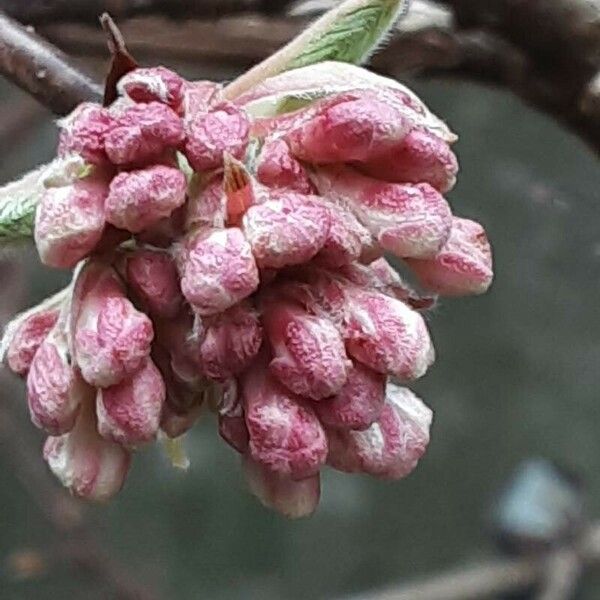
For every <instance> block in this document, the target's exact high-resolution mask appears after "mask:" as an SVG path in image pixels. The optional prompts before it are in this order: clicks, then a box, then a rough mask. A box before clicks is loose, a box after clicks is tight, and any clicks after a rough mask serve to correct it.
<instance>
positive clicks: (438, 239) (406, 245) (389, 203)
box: [314, 166, 452, 258]
mask: <svg viewBox="0 0 600 600" xmlns="http://www.w3.org/2000/svg"><path fill="white" fill-rule="evenodd" d="M314 179H315V183H316V185H317V187H318V188H319V192H320V193H321V194H323V195H324V196H325V197H328V198H331V199H332V200H336V201H340V202H346V203H347V204H348V205H349V206H350V208H351V209H352V211H353V212H354V214H355V215H356V216H357V217H358V219H359V221H361V223H362V224H363V225H365V227H366V228H367V229H368V230H369V231H370V232H371V233H372V234H373V236H375V238H376V239H377V241H378V242H379V244H380V245H381V247H382V248H384V249H385V250H387V251H388V252H391V253H392V254H394V255H396V256H398V257H400V258H405V257H415V258H430V257H433V256H435V254H436V253H437V252H438V251H439V250H440V248H441V247H442V246H443V244H444V243H445V242H446V240H447V239H448V236H449V235H450V227H451V224H452V212H451V211H450V207H449V206H448V203H447V202H446V200H444V198H443V197H442V196H441V195H440V194H439V192H437V191H436V190H435V189H434V188H432V187H431V186H430V185H428V184H426V183H422V184H417V185H412V184H399V183H386V182H382V181H379V180H377V179H371V178H370V177H365V176H364V175H360V174H359V173H357V172H356V171H354V170H352V169H350V168H347V167H343V166H337V167H326V168H325V167H324V168H320V169H318V170H317V172H316V173H315V176H314Z"/></svg>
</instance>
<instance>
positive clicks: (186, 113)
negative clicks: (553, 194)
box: [2, 63, 492, 517]
mask: <svg viewBox="0 0 600 600" xmlns="http://www.w3.org/2000/svg"><path fill="white" fill-rule="evenodd" d="M309 88H310V89H309ZM315 89H316V90H317V92H318V93H314V90H315ZM118 90H119V92H120V98H119V99H118V100H117V101H115V102H114V103H113V104H112V105H111V106H109V107H102V106H100V105H95V104H83V105H81V106H79V107H78V108H77V109H76V110H75V111H74V112H73V113H72V114H71V115H70V116H69V117H67V118H66V119H64V120H63V121H61V122H60V123H59V126H60V142H59V148H58V153H59V156H61V157H69V156H73V155H74V156H76V157H78V158H79V159H81V160H83V161H84V162H85V163H86V165H87V167H88V168H87V169H85V172H84V173H83V174H80V175H79V176H73V177H70V178H66V179H65V180H63V181H60V184H59V185H53V186H49V187H48V188H47V189H46V191H45V193H44V195H43V197H42V199H41V201H40V204H39V206H38V209H37V215H36V223H35V240H36V244H37V248H38V251H39V254H40V257H41V260H42V262H43V263H45V264H47V265H49V266H52V267H61V268H66V267H68V268H71V267H75V272H74V277H73V281H72V283H71V285H70V286H69V287H68V288H67V289H66V290H64V291H63V292H61V293H59V294H58V295H56V296H54V297H53V298H51V299H49V300H48V301H46V302H45V303H43V304H42V305H40V306H38V307H35V308H34V309H31V310H30V311H28V312H26V313H23V314H22V315H20V316H19V317H17V318H16V319H15V321H13V323H11V324H10V325H9V327H8V328H7V331H6V334H5V336H4V341H3V348H2V353H3V356H4V359H5V361H6V362H7V364H8V366H9V367H10V368H11V369H12V370H13V371H14V372H15V373H17V374H19V375H21V376H23V377H26V381H27V396H28V404H29V409H30V411H31V417H32V420H33V422H34V423H35V425H37V426H38V427H40V428H42V429H44V430H45V431H46V432H47V433H48V435H49V437H48V440H47V442H46V444H45V447H44V458H45V460H46V461H47V463H48V465H49V466H50V468H51V469H52V471H53V472H54V473H55V474H56V476H57V477H58V478H59V479H60V480H61V481H62V483H63V484H64V485H65V486H67V487H68V488H70V489H71V490H72V491H73V492H74V493H76V494H78V495H80V496H83V497H86V498H93V499H104V498H108V497H110V496H112V495H113V494H115V493H116V492H117V491H118V490H119V489H120V488H121V486H122V484H123V481H124V479H125V477H126V474H127V470H128V467H129V463H130V457H131V453H132V452H133V451H134V450H135V449H137V448H138V447H140V446H142V445H144V444H147V443H148V442H152V441H153V440H155V439H157V436H158V435H159V434H161V435H165V436H168V437H169V438H176V437H178V436H180V435H182V434H183V433H184V432H186V431H187V430H188V429H189V428H190V427H191V426H192V425H193V424H194V422H195V421H196V419H197V418H198V415H199V412H200V410H201V407H202V405H203V404H207V405H209V406H210V408H211V409H212V410H213V411H214V412H216V413H217V415H218V429H219V433H220V435H221V437H222V438H223V439H224V440H225V441H226V442H227V443H228V444H229V445H230V446H231V447H232V448H234V449H235V450H236V451H237V452H238V453H239V454H240V455H241V456H242V458H243V461H242V462H243V467H244V473H245V475H246V478H247V480H248V483H249V487H250V489H251V490H252V492H253V493H254V494H255V495H256V496H257V497H258V498H259V499H260V500H261V501H262V502H263V503H264V504H265V505H267V506H270V507H272V508H274V509H276V510H278V511H279V512H281V513H283V514H285V515H287V516H289V517H299V516H303V515H307V514H310V513H311V512H312V511H313V510H314V509H315V507H316V506H317V503H318V500H319V493H320V491H319V490H320V479H319V473H320V470H321V468H322V467H324V466H325V465H329V466H331V467H332V468H334V469H338V470H341V471H345V472H350V473H366V474H369V475H373V476H375V477H380V478H389V479H398V478H402V477H405V476H406V475H408V474H409V473H410V472H411V471H412V470H413V469H414V468H415V466H416V465H417V463H418V461H419V459H420V458H421V456H422V455H423V453H424V452H425V450H426V448H427V445H428V442H429V433H430V425H431V420H432V413H431V410H430V409H429V408H427V407H426V406H425V405H424V404H423V402H422V401H421V400H420V399H419V398H418V397H417V396H416V395H415V394H414V393H413V392H412V391H410V390H409V389H408V388H407V387H404V386H405V385H406V383H407V382H410V381H412V380H414V379H416V378H418V377H421V376H422V375H423V374H424V373H425V372H426V371H427V369H428V367H429V366H430V365H431V364H432V362H433V360H434V348H433V344H432V341H431V338H430V336H429V333H428V329H427V326H426V323H425V320H424V318H423V312H424V311H426V310H428V309H429V308H431V307H432V305H433V304H434V302H435V300H436V297H437V295H451V296H460V295H466V294H479V293H482V292H484V291H485V290H486V289H487V288H488V287H489V285H490V283H491V280H492V260H491V251H490V246H489V244H488V242H487V239H486V235H485V232H484V230H483V228H482V227H481V226H480V225H479V224H477V223H475V222H473V221H470V220H468V219H464V218H460V217H456V216H454V215H453V213H452V211H451V209H450V206H449V205H448V202H447V201H446V200H445V198H444V196H443V194H444V193H446V192H448V191H449V190H450V189H451V188H452V187H453V185H454V182H455V179H456V174H457V170H458V165H457V161H456V158H455V156H454V154H453V152H452V150H451V148H450V145H451V143H452V142H453V141H454V136H453V135H452V134H451V132H450V131H449V130H448V129H447V127H446V126H445V124H444V123H442V122H441V121H440V120H439V119H437V118H436V117H434V116H433V115H432V114H431V113H430V112H429V111H428V110H427V108H426V107H425V106H424V105H423V104H422V103H421V101H420V100H419V99H418V98H416V97H415V96H414V94H412V93H411V92H410V91H408V90H407V89H406V88H404V87H403V86H401V85H400V84H398V83H397V82H394V81H390V80H387V79H384V78H381V77H378V76H375V75H372V74H369V73H367V72H366V71H364V70H362V69H359V68H357V67H351V66H349V65H342V64H332V63H323V64H321V65H318V66H317V67H306V68H303V69H298V70H295V71H290V72H288V73H285V74H283V75H279V76H275V77H272V78H270V79H267V80H266V81H264V82H263V83H261V84H260V85H257V86H256V87H254V88H253V89H251V90H250V91H249V92H246V93H245V94H243V95H242V96H240V97H238V98H236V99H234V100H231V99H226V98H225V95H224V93H223V90H222V88H221V87H220V86H219V85H217V84H214V83H211V82H189V81H186V80H184V79H183V78H181V77H180V76H179V75H177V74H176V73H174V72H173V71H170V70H168V69H166V68H163V67H157V68H139V69H136V70H134V71H132V72H130V73H128V74H127V75H125V76H124V77H123V78H122V79H121V80H120V82H119V85H118ZM290 98H291V99H292V100H294V102H288V104H289V105H290V109H289V110H288V111H286V110H285V108H284V105H285V104H286V101H287V100H289V99H290ZM384 253H389V254H390V255H393V256H394V257H395V258H396V259H398V262H399V263H402V264H403V265H404V266H405V267H407V272H409V273H410V272H412V274H413V275H414V285H412V286H411V285H409V284H408V283H407V282H406V281H405V280H404V279H403V278H402V277H401V276H400V275H399V274H398V272H397V271H396V270H395V269H394V268H392V266H391V265H390V264H389V263H388V262H387V259H386V258H385V257H384Z"/></svg>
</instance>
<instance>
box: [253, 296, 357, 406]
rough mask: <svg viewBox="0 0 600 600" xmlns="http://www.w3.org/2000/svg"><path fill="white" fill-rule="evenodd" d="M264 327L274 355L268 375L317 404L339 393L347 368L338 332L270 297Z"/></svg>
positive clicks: (297, 307)
mask: <svg viewBox="0 0 600 600" xmlns="http://www.w3.org/2000/svg"><path fill="white" fill-rule="evenodd" d="M263 323H264V326H265V332H266V335H267V337H268V340H269V342H270V344H271V348H272V351H273V360H272V361H271V363H270V365H269V369H270V371H271V372H272V373H273V374H274V375H275V376H276V377H277V379H279V381H280V382H281V383H283V384H284V385H285V386H286V387H287V388H288V389H290V390H291V391H292V392H294V393H295V394H298V395H299V396H303V397H307V398H311V399H312V400H320V399H321V398H325V397H327V396H331V395H333V394H336V393H338V392H339V391H340V389H341V388H342V386H343V385H344V383H345V382H346V377H347V375H348V370H349V368H350V361H349V360H348V358H347V356H346V351H345V348H344V342H343V340H342V337H341V335H340V333H339V331H338V330H337V329H336V327H335V326H334V325H333V323H332V322H331V321H329V319H327V318H326V317H320V316H314V315H311V314H309V313H308V312H306V310H304V309H303V308H302V307H301V306H300V305H299V304H295V303H292V302H287V301H285V299H281V298H278V297H273V298H271V299H269V300H268V301H267V302H265V306H264V309H263Z"/></svg>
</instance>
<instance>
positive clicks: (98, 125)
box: [58, 102, 114, 165]
mask: <svg viewBox="0 0 600 600" xmlns="http://www.w3.org/2000/svg"><path fill="white" fill-rule="evenodd" d="M113 126H114V120H113V118H112V116H111V115H110V113H109V112H108V110H106V109H105V108H102V107H101V106H100V105H98V104H93V103H92V102H84V103H83V104H80V105H79V106H78V107H77V108H76V109H75V110H74V111H73V112H72V113H71V114H69V115H68V116H66V117H65V118H64V119H61V120H60V121H58V127H59V129H60V136H59V141H58V156H68V155H69V154H77V155H79V156H81V157H82V158H83V159H84V160H85V161H87V162H89V163H91V164H93V165H103V164H106V163H107V162H108V159H107V157H106V153H105V151H104V140H105V138H106V135H107V134H108V133H109V131H110V130H111V129H112V127H113Z"/></svg>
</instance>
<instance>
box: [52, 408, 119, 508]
mask: <svg viewBox="0 0 600 600" xmlns="http://www.w3.org/2000/svg"><path fill="white" fill-rule="evenodd" d="M82 408H83V410H82V411H81V413H80V415H79V417H78V418H77V422H76V424H75V427H74V429H73V430H72V431H70V432H69V433H66V434H64V435H61V436H59V437H49V438H48V439H47V440H46V443H45V444H44V460H45V461H46V462H47V463H48V466H49V467H50V469H51V471H52V472H53V473H54V475H56V477H57V478H58V479H59V480H60V482H61V483H62V484H63V485H64V486H65V487H66V488H68V489H69V490H70V491H71V492H72V493H73V494H75V495H77V496H81V497H82V498H86V499H88V500H96V501H103V500H108V499H109V498H111V497H112V496H114V495H115V494H116V493H117V492H119V490H120V489H121V487H122V486H123V482H124V481H125V477H126V475H127V471H128V470H129V463H130V455H129V452H128V451H127V450H125V449H124V448H123V447H122V446H119V445H118V444H115V443H114V442H110V441H108V440H105V439H103V438H102V437H100V435H99V434H98V432H97V431H96V422H95V418H94V412H93V404H92V401H91V399H89V398H88V399H87V402H85V403H84V406H83V407H82Z"/></svg>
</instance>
